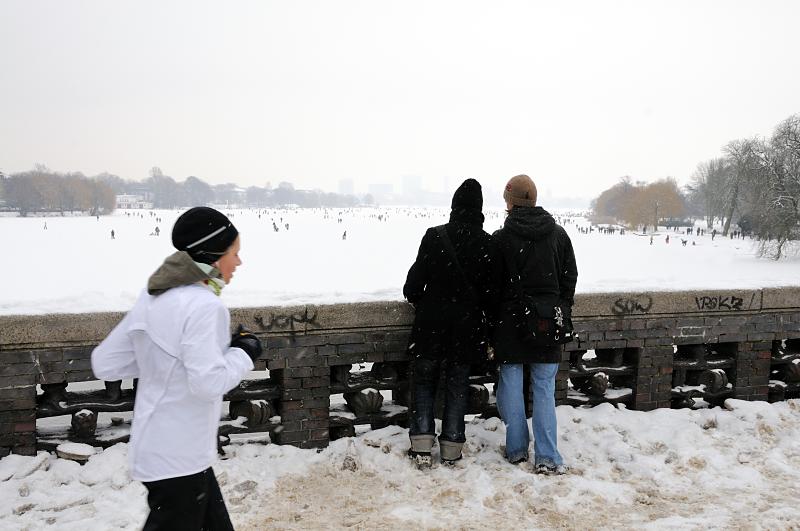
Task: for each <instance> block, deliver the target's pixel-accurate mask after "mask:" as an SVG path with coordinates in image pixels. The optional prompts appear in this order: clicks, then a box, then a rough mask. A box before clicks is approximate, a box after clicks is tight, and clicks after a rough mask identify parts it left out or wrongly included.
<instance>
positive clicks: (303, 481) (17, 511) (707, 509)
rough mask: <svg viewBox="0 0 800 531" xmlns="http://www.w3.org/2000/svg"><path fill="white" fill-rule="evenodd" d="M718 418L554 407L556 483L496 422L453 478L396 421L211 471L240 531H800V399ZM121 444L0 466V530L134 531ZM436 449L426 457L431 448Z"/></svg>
mask: <svg viewBox="0 0 800 531" xmlns="http://www.w3.org/2000/svg"><path fill="white" fill-rule="evenodd" d="M725 405H726V409H722V408H714V409H707V410H698V411H690V410H686V409H683V410H670V409H660V410H656V411H652V412H638V411H629V410H626V409H624V408H615V407H613V406H611V405H609V404H604V405H600V406H597V407H595V408H591V409H589V408H573V407H569V406H561V407H559V408H558V411H557V414H558V421H559V448H560V450H561V452H562V454H563V455H564V457H565V459H567V461H568V462H569V464H571V465H572V466H573V471H572V473H570V474H568V475H566V476H560V477H551V476H539V475H534V474H532V472H531V469H530V465H528V464H525V465H510V464H508V463H507V462H506V461H505V459H504V458H503V456H502V449H501V446H502V444H503V443H504V437H505V431H504V427H503V424H502V422H501V421H500V420H499V419H497V418H490V419H486V420H477V419H476V420H473V421H472V422H470V423H468V425H467V443H466V446H465V449H464V459H463V460H462V461H461V462H459V463H458V465H457V466H456V467H453V468H451V467H444V466H438V465H436V466H434V468H433V469H431V470H429V471H419V470H417V469H416V468H415V467H414V466H412V464H411V463H410V462H409V461H408V459H407V458H406V457H405V451H406V450H407V449H408V444H409V443H408V432H407V430H405V429H403V428H398V427H394V426H390V427H387V428H384V429H381V430H377V431H369V432H366V433H362V434H360V435H359V436H357V437H356V438H351V439H340V440H338V441H335V442H333V443H332V444H331V445H330V447H329V448H327V449H325V450H324V451H322V452H321V453H317V452H316V451H314V450H300V449H297V448H294V447H291V446H278V445H272V444H266V445H262V444H236V443H234V444H232V445H231V446H229V447H228V450H227V451H228V454H229V455H230V457H229V458H228V459H226V460H222V461H220V462H218V463H217V464H216V465H215V471H216V473H217V475H218V477H219V479H220V483H221V485H222V490H223V494H224V496H225V499H226V501H227V504H228V508H229V510H230V512H231V517H232V520H233V523H234V525H235V526H236V529H238V530H261V529H297V530H300V529H303V530H305V529H343V528H354V529H545V528H571V529H588V528H592V529H675V528H681V529H726V530H727V529H796V526H797V525H798V522H800V506H798V504H797V500H798V499H800V400H789V401H787V402H782V403H777V404H767V403H763V402H744V401H739V400H728V401H726V403H725ZM126 452H127V445H125V444H118V445H116V446H113V447H111V448H109V449H107V450H105V451H104V452H102V453H99V454H97V455H94V456H92V457H91V458H90V460H89V462H88V463H87V464H86V465H84V466H81V465H79V464H78V463H75V462H73V461H67V460H64V459H59V458H57V457H55V456H53V455H50V454H46V453H44V452H42V453H40V454H39V455H37V456H36V457H22V456H18V455H11V456H8V457H6V458H4V459H2V460H0V528H1V529H4V530H5V529H9V530H12V529H30V530H35V529H37V530H38V529H43V528H47V527H48V526H51V528H53V529H60V530H79V531H86V530H95V529H97V530H105V529H112V528H121V529H139V528H141V525H142V523H143V521H144V518H145V516H146V513H147V507H146V499H145V494H146V490H145V488H144V487H143V486H142V485H141V484H139V483H136V482H133V481H131V480H130V479H129V477H128V472H127V456H126ZM434 452H436V450H434Z"/></svg>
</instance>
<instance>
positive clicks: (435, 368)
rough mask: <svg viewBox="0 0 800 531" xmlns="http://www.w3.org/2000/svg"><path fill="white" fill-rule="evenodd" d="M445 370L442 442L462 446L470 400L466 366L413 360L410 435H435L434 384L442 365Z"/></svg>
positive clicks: (438, 361) (442, 361) (437, 361)
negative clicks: (456, 443)
mask: <svg viewBox="0 0 800 531" xmlns="http://www.w3.org/2000/svg"><path fill="white" fill-rule="evenodd" d="M443 365H444V369H445V381H444V415H443V416H442V435H441V437H440V438H441V439H444V440H445V441H450V442H458V443H463V442H464V441H466V440H467V439H466V437H465V436H464V415H465V414H466V412H467V401H468V400H469V371H470V366H469V365H466V364H460V363H453V362H448V361H444V360H430V359H425V358H417V359H415V360H414V405H413V407H412V409H411V415H409V435H435V432H434V423H433V417H434V412H433V410H434V401H435V399H436V382H437V380H438V379H439V374H440V373H441V370H442V366H443Z"/></svg>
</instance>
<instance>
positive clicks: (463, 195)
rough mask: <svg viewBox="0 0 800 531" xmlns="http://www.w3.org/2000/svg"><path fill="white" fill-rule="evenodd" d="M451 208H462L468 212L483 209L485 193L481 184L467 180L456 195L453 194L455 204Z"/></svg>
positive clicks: (473, 180)
mask: <svg viewBox="0 0 800 531" xmlns="http://www.w3.org/2000/svg"><path fill="white" fill-rule="evenodd" d="M450 208H453V209H455V208H460V209H466V210H478V211H480V210H481V209H483V193H482V192H481V183H479V182H478V181H476V180H475V179H467V180H466V181H464V182H463V183H461V186H459V187H458V189H457V190H456V193H454V194H453V202H452V203H451V204H450Z"/></svg>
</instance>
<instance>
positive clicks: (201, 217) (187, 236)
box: [172, 207, 239, 264]
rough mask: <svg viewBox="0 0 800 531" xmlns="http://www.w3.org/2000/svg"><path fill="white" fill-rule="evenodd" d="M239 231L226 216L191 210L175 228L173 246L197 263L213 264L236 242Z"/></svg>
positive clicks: (178, 221)
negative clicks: (187, 254)
mask: <svg viewBox="0 0 800 531" xmlns="http://www.w3.org/2000/svg"><path fill="white" fill-rule="evenodd" d="M238 235H239V231H238V230H236V227H234V226H233V223H231V220H229V219H228V218H227V217H226V216H225V214H223V213H222V212H219V211H217V210H214V209H213V208H209V207H194V208H190V209H189V210H187V211H186V212H184V213H183V214H181V216H180V217H179V218H178V220H177V221H176V222H175V226H174V227H172V245H174V246H175V248H176V249H177V250H179V251H186V252H187V253H189V256H191V257H192V259H193V260H194V261H195V262H201V263H204V264H212V263H214V262H216V261H217V260H219V258H220V256H222V255H223V254H225V252H226V251H227V250H228V248H229V247H230V246H231V245H233V242H234V241H236V237H237V236H238Z"/></svg>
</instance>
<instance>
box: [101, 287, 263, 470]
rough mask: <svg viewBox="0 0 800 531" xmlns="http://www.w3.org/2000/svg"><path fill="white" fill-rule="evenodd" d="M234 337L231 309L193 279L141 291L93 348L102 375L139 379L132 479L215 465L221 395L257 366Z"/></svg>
mask: <svg viewBox="0 0 800 531" xmlns="http://www.w3.org/2000/svg"><path fill="white" fill-rule="evenodd" d="M230 337H231V333H230V314H229V313H228V309H227V308H225V306H224V305H223V304H222V301H221V300H220V299H219V297H217V296H216V295H214V294H213V293H211V292H210V291H209V290H208V289H207V288H205V287H203V286H201V285H199V284H193V285H189V286H181V287H177V288H172V289H170V290H169V291H167V292H166V293H164V294H162V295H158V296H151V295H148V294H147V291H145V292H143V293H142V294H141V295H140V296H139V299H138V300H137V301H136V305H135V306H134V307H133V309H132V310H131V311H130V312H129V313H128V315H126V316H125V318H124V319H123V320H122V321H121V322H120V323H119V324H118V325H117V326H116V328H114V330H113V331H112V332H111V334H109V336H108V337H107V338H106V339H105V340H104V341H103V342H102V343H100V345H99V346H98V347H97V348H96V349H94V351H93V352H92V370H93V371H94V374H95V376H97V378H99V379H101V380H106V381H114V380H122V379H125V378H139V382H138V385H137V392H136V404H135V406H134V409H133V426H132V428H131V440H130V446H129V448H128V450H129V458H130V464H131V477H132V478H133V479H135V480H137V481H158V480H161V479H167V478H173V477H179V476H188V475H190V474H195V473H197V472H201V471H203V470H205V469H206V468H208V467H210V466H211V465H212V464H213V463H214V461H215V460H216V457H217V429H218V427H219V421H220V414H221V410H222V395H223V394H225V393H226V392H227V391H229V390H230V389H232V388H234V387H236V385H238V383H239V382H240V381H241V379H242V378H243V377H244V375H245V374H247V372H248V371H251V370H253V362H252V361H251V360H250V357H249V356H247V354H245V353H244V351H243V350H241V349H239V348H231V347H230Z"/></svg>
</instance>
